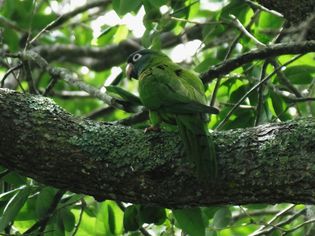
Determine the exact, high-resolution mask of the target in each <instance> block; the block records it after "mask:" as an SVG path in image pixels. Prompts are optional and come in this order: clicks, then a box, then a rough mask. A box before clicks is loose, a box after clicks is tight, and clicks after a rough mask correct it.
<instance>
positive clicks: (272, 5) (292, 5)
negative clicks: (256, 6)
mask: <svg viewBox="0 0 315 236" xmlns="http://www.w3.org/2000/svg"><path fill="white" fill-rule="evenodd" d="M258 2H259V3H260V4H262V5H264V6H266V7H267V8H269V9H272V10H276V11H278V12H280V13H282V14H283V16H284V18H285V19H286V20H287V21H288V23H289V26H294V25H295V26H297V25H299V24H300V23H301V22H304V21H307V19H309V20H310V22H308V25H307V26H306V27H307V29H306V30H307V32H306V34H307V39H315V17H314V16H315V15H314V14H315V1H314V0H290V1H287V0H258Z"/></svg>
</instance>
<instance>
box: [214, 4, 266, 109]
mask: <svg viewBox="0 0 315 236" xmlns="http://www.w3.org/2000/svg"><path fill="white" fill-rule="evenodd" d="M259 13H260V11H259V10H257V11H256V12H255V13H254V15H253V16H252V18H251V20H250V22H249V23H248V25H247V26H246V29H247V30H249V29H250V28H251V26H252V25H253V23H254V22H255V20H256V17H257V16H258V15H259ZM243 34H244V32H243V31H241V32H240V33H239V35H238V36H237V37H236V38H235V39H234V40H233V41H232V43H231V45H230V47H229V49H228V52H227V53H226V55H225V57H224V61H226V60H227V59H228V58H229V57H230V56H231V54H232V51H233V49H234V48H235V47H236V45H237V42H238V41H239V40H240V38H241V37H242V36H243ZM220 83H221V77H218V79H217V81H216V84H215V87H214V89H213V93H212V96H211V100H210V106H214V103H215V99H216V96H217V93H218V90H219V88H220Z"/></svg>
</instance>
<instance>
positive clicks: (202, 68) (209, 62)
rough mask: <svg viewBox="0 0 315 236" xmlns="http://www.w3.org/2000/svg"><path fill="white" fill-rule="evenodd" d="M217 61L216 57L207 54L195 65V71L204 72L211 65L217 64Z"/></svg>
mask: <svg viewBox="0 0 315 236" xmlns="http://www.w3.org/2000/svg"><path fill="white" fill-rule="evenodd" d="M218 62H219V60H218V59H216V58H214V57H212V56H211V55H208V56H207V57H206V58H205V59H204V60H203V61H202V62H201V63H199V65H198V66H196V67H195V71H196V72H198V73H202V72H205V71H207V70H209V69H210V68H211V66H213V65H215V64H217V63H218Z"/></svg>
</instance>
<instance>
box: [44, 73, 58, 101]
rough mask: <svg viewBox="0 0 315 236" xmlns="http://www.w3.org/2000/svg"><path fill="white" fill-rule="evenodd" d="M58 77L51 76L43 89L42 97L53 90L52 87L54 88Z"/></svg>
mask: <svg viewBox="0 0 315 236" xmlns="http://www.w3.org/2000/svg"><path fill="white" fill-rule="evenodd" d="M58 79H59V77H57V76H52V78H51V80H50V82H49V84H48V86H47V88H46V89H45V91H44V93H43V96H47V95H48V94H49V92H50V91H51V90H52V89H53V87H55V85H56V83H57V81H58Z"/></svg>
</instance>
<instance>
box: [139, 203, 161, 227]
mask: <svg viewBox="0 0 315 236" xmlns="http://www.w3.org/2000/svg"><path fill="white" fill-rule="evenodd" d="M139 213H140V219H141V222H143V223H148V224H151V223H152V224H156V225H160V224H163V222H164V221H165V219H166V212H165V209H164V208H161V207H153V206H144V205H141V206H140V209H139Z"/></svg>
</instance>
